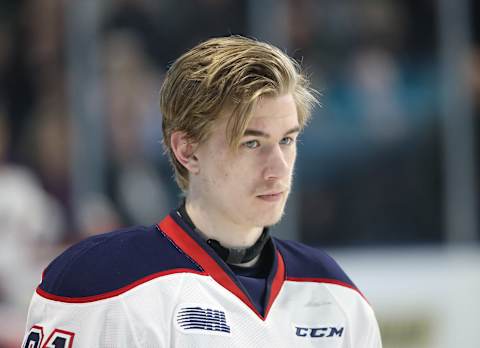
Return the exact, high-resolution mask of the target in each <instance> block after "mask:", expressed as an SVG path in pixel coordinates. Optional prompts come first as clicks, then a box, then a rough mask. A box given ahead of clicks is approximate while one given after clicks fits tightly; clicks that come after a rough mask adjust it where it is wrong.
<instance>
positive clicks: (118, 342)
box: [22, 293, 140, 348]
mask: <svg viewBox="0 0 480 348" xmlns="http://www.w3.org/2000/svg"><path fill="white" fill-rule="evenodd" d="M31 347H33V348H37V347H38V348H41V347H56V348H57V347H65V348H66V347H72V348H74V347H118V348H127V347H140V346H139V345H138V342H137V340H136V338H135V335H134V332H133V330H132V327H131V323H130V318H129V316H128V313H127V312H126V309H125V307H124V304H123V302H122V299H121V298H118V297H117V298H113V299H108V300H102V301H96V302H91V303H65V302H59V301H53V300H49V299H46V298H43V297H42V296H40V295H39V294H37V293H35V294H34V296H33V298H32V301H31V304H30V308H29V313H28V319H27V326H26V333H25V337H24V340H23V344H22V348H31Z"/></svg>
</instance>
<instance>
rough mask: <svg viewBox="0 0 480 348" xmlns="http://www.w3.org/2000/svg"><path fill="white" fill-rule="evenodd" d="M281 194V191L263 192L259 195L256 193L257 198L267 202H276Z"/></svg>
mask: <svg viewBox="0 0 480 348" xmlns="http://www.w3.org/2000/svg"><path fill="white" fill-rule="evenodd" d="M282 196H283V192H272V193H264V194H261V195H258V196H257V198H260V199H261V200H264V201H267V202H276V201H278V200H280V199H281V198H282Z"/></svg>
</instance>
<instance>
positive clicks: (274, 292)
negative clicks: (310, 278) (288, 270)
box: [265, 250, 285, 317]
mask: <svg viewBox="0 0 480 348" xmlns="http://www.w3.org/2000/svg"><path fill="white" fill-rule="evenodd" d="M275 252H276V254H277V263H278V265H277V270H276V272H275V276H274V277H273V282H272V289H271V290H270V291H271V292H270V297H269V299H268V304H267V306H266V307H265V317H267V315H268V312H269V311H270V308H271V307H272V305H273V302H274V301H275V299H276V298H277V296H278V294H279V293H280V289H281V288H282V285H283V281H284V280H285V263H284V262H283V257H282V254H280V252H279V251H278V250H275Z"/></svg>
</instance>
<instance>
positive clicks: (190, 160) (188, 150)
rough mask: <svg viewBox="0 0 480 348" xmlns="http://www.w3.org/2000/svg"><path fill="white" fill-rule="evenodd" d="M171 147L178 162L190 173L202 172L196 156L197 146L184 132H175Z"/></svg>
mask: <svg viewBox="0 0 480 348" xmlns="http://www.w3.org/2000/svg"><path fill="white" fill-rule="evenodd" d="M170 146H171V147H172V151H173V153H174V154H175V157H176V159H177V161H178V162H180V163H181V164H182V165H183V166H184V167H185V168H186V169H187V170H188V171H189V172H190V173H192V174H198V173H199V171H200V167H199V163H198V158H197V157H196V156H195V150H196V148H197V144H195V143H192V142H191V141H190V140H189V139H188V138H187V136H186V134H185V133H184V132H181V131H176V132H173V133H172V135H171V137H170Z"/></svg>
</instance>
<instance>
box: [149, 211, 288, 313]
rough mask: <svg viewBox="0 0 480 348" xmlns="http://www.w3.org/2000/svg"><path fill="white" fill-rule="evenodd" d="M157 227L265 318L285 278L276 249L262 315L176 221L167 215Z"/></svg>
mask: <svg viewBox="0 0 480 348" xmlns="http://www.w3.org/2000/svg"><path fill="white" fill-rule="evenodd" d="M158 227H159V228H160V229H161V230H162V231H163V232H164V233H165V234H166V235H167V236H168V238H170V240H171V241H172V242H173V243H175V244H176V245H177V246H178V247H179V248H180V249H181V250H183V251H184V252H185V253H186V254H187V255H188V256H190V257H191V258H192V259H193V260H194V261H195V262H196V263H197V264H198V265H200V267H202V268H203V270H204V271H205V272H206V273H207V274H209V275H210V276H211V277H212V278H213V279H214V280H215V281H216V282H217V283H219V284H220V285H221V286H223V287H224V288H225V289H227V290H228V291H230V292H231V293H232V294H233V295H235V296H236V297H237V298H238V299H240V300H241V301H242V302H243V303H245V304H246V305H247V306H248V307H249V308H250V309H251V310H252V311H253V312H254V313H255V314H256V315H257V316H258V317H259V318H260V319H262V320H265V319H266V317H267V314H268V311H269V309H270V307H271V306H272V304H273V302H274V300H275V298H276V297H277V295H278V293H279V292H280V288H281V287H282V284H283V281H284V279H285V267H284V262H283V259H282V257H281V255H280V253H279V252H278V251H276V253H277V260H278V267H277V270H276V273H275V276H274V279H273V283H272V289H271V293H270V298H269V300H268V305H267V306H266V308H265V316H262V315H261V314H260V313H259V312H258V311H257V309H256V308H255V306H254V305H253V303H252V302H251V301H250V300H249V298H248V296H247V295H246V294H245V293H244V292H243V291H242V290H241V289H240V288H239V287H238V286H237V284H235V282H234V281H233V280H232V279H231V278H230V276H229V275H228V274H227V273H226V272H225V271H224V270H223V268H222V267H221V266H220V265H219V264H218V263H217V261H215V260H214V259H213V258H212V257H211V256H210V255H209V254H208V252H207V251H206V250H204V249H203V248H202V247H201V246H200V245H199V244H198V243H197V242H196V241H195V239H193V238H192V237H191V236H190V235H189V234H188V233H187V232H186V231H184V230H183V228H182V227H181V226H179V225H178V224H177V222H176V221H175V220H174V219H173V218H172V217H171V216H170V215H168V216H167V217H165V219H163V220H162V221H161V222H160V223H159V224H158Z"/></svg>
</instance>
